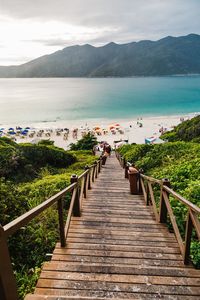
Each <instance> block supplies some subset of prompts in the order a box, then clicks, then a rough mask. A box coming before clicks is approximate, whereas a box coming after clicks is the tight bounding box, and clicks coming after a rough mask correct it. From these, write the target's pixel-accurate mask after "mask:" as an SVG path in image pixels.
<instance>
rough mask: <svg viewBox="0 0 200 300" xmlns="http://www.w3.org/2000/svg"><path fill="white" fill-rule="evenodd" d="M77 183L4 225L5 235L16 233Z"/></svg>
mask: <svg viewBox="0 0 200 300" xmlns="http://www.w3.org/2000/svg"><path fill="white" fill-rule="evenodd" d="M76 185H77V184H76V183H73V184H71V185H70V186H68V187H67V188H65V189H64V190H62V191H61V192H59V193H57V194H56V195H54V196H52V197H51V198H49V199H48V200H46V201H44V202H43V203H41V204H40V205H38V206H36V207H34V208H33V209H31V210H29V211H28V212H26V213H25V214H23V215H21V216H20V217H18V218H16V219H15V220H13V221H12V222H10V223H8V224H6V225H5V226H3V229H4V232H5V236H6V238H8V237H9V236H10V235H12V234H13V233H15V232H16V231H17V230H19V229H20V228H21V227H23V226H25V225H27V224H28V223H29V222H30V221H32V220H33V219H34V218H35V217H36V216H38V215H39V214H41V213H42V212H43V211H44V210H46V209H47V208H49V207H50V206H52V205H53V204H54V203H56V202H57V201H58V200H59V199H61V198H62V197H63V196H64V195H65V194H66V193H67V192H70V191H72V190H73V189H74V188H75V187H76Z"/></svg>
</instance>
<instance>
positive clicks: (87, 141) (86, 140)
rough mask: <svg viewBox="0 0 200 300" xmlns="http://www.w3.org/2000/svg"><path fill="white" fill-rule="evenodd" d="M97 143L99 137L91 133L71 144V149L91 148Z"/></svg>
mask: <svg viewBox="0 0 200 300" xmlns="http://www.w3.org/2000/svg"><path fill="white" fill-rule="evenodd" d="M95 145H97V138H96V137H95V136H94V135H93V134H91V133H88V134H86V135H85V136H84V137H83V138H82V139H80V140H79V141H78V142H77V143H76V144H71V145H70V146H71V147H70V148H71V150H91V149H93V147H94V146H95Z"/></svg>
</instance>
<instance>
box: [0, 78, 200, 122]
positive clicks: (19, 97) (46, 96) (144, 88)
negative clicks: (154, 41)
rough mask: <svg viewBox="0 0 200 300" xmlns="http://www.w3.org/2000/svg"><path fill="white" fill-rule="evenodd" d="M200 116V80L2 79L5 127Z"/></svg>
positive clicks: (0, 101)
mask: <svg viewBox="0 0 200 300" xmlns="http://www.w3.org/2000/svg"><path fill="white" fill-rule="evenodd" d="M199 111H200V76H171V77H132V78H27V79H25V78H19V79H16V78H15V79H0V124H12V123H35V122H57V121H62V120H69V121H70V120H83V121H84V120H86V121H87V120H90V119H97V118H98V119H99V118H100V119H115V120H117V119H126V118H137V117H145V116H163V115H182V114H188V113H194V112H199Z"/></svg>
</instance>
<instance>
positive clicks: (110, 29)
mask: <svg viewBox="0 0 200 300" xmlns="http://www.w3.org/2000/svg"><path fill="white" fill-rule="evenodd" d="M189 33H197V34H200V0H0V65H11V64H21V63H24V62H27V61H29V60H31V59H34V58H36V57H39V56H41V55H44V54H48V53H52V52H55V51H57V50H60V49H62V48H64V47H66V46H70V45H74V44H85V43H90V44H92V45H94V46H100V45H103V44H106V43H108V42H111V41H114V42H116V43H126V42H131V41H138V40H142V39H151V40H157V39H160V38H162V37H165V36H168V35H172V36H179V35H187V34H189Z"/></svg>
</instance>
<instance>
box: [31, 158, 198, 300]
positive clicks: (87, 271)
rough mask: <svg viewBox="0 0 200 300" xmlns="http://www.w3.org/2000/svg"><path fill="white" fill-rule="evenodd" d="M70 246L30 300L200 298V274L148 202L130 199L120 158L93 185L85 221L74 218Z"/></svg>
mask: <svg viewBox="0 0 200 300" xmlns="http://www.w3.org/2000/svg"><path fill="white" fill-rule="evenodd" d="M66 242H67V245H66V247H63V248H62V247H61V245H60V243H57V244H56V247H55V249H54V251H53V255H52V259H51V261H50V262H46V263H44V265H43V268H42V272H41V275H40V279H39V280H38V283H37V287H36V289H35V294H34V295H27V296H26V299H25V300H42V299H45V300H69V299H80V300H82V299H85V300H93V299H98V300H105V299H117V300H122V299H123V300H124V299H132V300H133V299H134V300H137V299H140V300H143V299H145V300H151V299H163V300H175V299H178V300H179V299H180V300H197V299H198V300H199V299H200V271H199V270H195V269H194V268H193V267H192V266H191V265H189V266H187V267H186V266H185V265H184V263H183V259H182V256H181V254H180V249H179V246H178V243H177V241H176V238H175V236H174V234H173V233H170V232H169V231H168V229H167V227H166V226H165V225H164V224H160V223H157V222H156V219H155V217H154V214H153V211H152V207H147V206H146V205H145V202H144V197H143V196H140V195H130V192H129V183H128V180H127V179H125V178H124V170H122V169H121V167H120V166H119V163H118V162H117V161H116V158H115V157H111V158H109V159H108V160H107V163H106V167H105V168H103V170H102V172H101V174H100V175H99V177H98V179H97V180H96V182H95V183H92V190H89V191H88V194H87V199H83V202H82V214H81V217H72V220H71V224H70V228H69V232H68V237H67V241H66Z"/></svg>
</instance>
